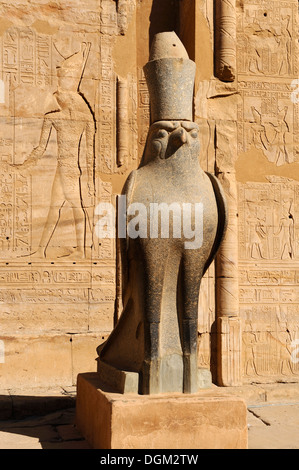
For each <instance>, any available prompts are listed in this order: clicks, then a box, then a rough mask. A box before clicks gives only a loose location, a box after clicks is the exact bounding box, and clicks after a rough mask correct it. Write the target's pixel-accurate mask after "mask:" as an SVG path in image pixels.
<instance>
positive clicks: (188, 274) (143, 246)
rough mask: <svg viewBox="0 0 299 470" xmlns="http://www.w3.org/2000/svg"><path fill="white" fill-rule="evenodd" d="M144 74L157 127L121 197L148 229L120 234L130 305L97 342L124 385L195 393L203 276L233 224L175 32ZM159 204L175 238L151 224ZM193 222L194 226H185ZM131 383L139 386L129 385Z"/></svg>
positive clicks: (156, 42)
mask: <svg viewBox="0 0 299 470" xmlns="http://www.w3.org/2000/svg"><path fill="white" fill-rule="evenodd" d="M144 72H145V77H146V80H147V84H148V89H149V94H150V106H151V125H150V128H149V131H148V136H147V141H146V144H145V148H144V152H143V156H142V159H141V163H140V165H139V168H138V169H136V170H134V171H132V172H131V174H130V175H129V177H128V179H127V181H126V183H125V186H124V189H123V195H124V196H126V205H127V207H129V206H131V205H132V204H136V203H138V205H139V206H140V205H142V207H145V208H146V210H145V212H142V214H143V215H142V214H141V215H140V214H139V224H141V223H143V224H144V226H145V227H146V228H147V229H148V230H146V235H143V236H137V237H132V236H130V233H129V231H128V234H127V237H126V238H122V239H120V244H121V257H122V302H123V310H122V313H121V315H120V317H119V320H118V322H117V324H116V326H115V328H114V330H113V331H112V332H111V334H110V336H109V337H108V339H107V341H106V342H105V343H103V344H102V345H100V346H99V347H98V354H99V357H98V372H99V373H100V375H102V378H103V380H104V381H105V382H106V383H108V384H109V382H110V385H111V387H112V386H113V385H115V386H116V388H117V389H118V391H122V392H125V390H130V391H136V392H138V393H140V394H159V393H170V392H171V393H172V392H179V393H196V392H197V391H198V389H199V380H198V365H197V362H198V359H197V350H198V303H199V290H200V283H201V279H202V277H203V275H204V274H205V272H206V270H207V269H208V267H209V266H210V264H211V263H212V261H213V259H214V257H215V255H216V253H217V250H218V248H219V246H220V243H221V241H222V239H223V236H224V233H225V230H226V225H227V211H226V203H225V197H224V194H223V190H222V188H221V186H220V184H219V182H218V179H217V178H216V177H215V176H213V175H212V174H209V173H207V172H205V171H203V170H202V169H201V167H200V164H199V158H198V157H199V148H200V143H199V136H198V133H199V132H198V131H199V130H198V125H197V124H196V123H195V122H193V89H194V79H195V63H194V62H193V61H191V60H190V59H189V57H188V54H187V52H186V50H185V48H184V46H183V44H182V43H181V41H180V40H179V38H178V37H177V35H176V34H175V33H174V32H165V33H158V34H156V36H155V37H154V39H153V43H152V46H151V51H150V58H149V62H148V63H147V64H146V65H145V67H144ZM131 207H132V206H131ZM157 208H158V209H161V211H160V215H161V214H162V216H161V218H158V219H156V221H157V220H158V221H160V226H161V227H162V222H164V223H165V220H166V219H167V220H166V221H167V223H169V232H168V234H167V236H165V233H162V228H161V227H160V229H161V230H158V232H157V231H156V232H155V231H154V230H153V227H152V225H151V224H152V219H153V213H154V212H155V211H154V210H153V209H155V210H156V209H157ZM162 208H164V212H163V211H162ZM165 208H168V209H169V211H168V217H166V216H167V213H166V212H167V211H166V212H165ZM172 208H173V209H174V210H170V209H172ZM178 208H179V209H181V212H180V211H178V210H177V209H178ZM187 209H188V210H187ZM165 214H166V215H165ZM158 215H159V214H158ZM130 217H131V216H130V215H127V220H126V222H127V224H128V225H129V224H130V221H131V219H130ZM142 217H143V218H144V220H143V219H142ZM186 221H188V223H189V225H190V227H189V229H190V230H189V232H188V230H182V227H183V229H184V223H183V222H186ZM187 225H188V224H187ZM185 228H186V227H185ZM153 232H155V233H154V235H156V236H153ZM189 233H191V234H193V235H194V237H193V238H194V239H193V241H192V240H191V237H190V236H189ZM157 234H158V235H157ZM178 234H180V235H178ZM196 237H197V240H196ZM126 381H127V384H129V383H131V385H132V384H134V385H132V387H131V388H130V386H129V385H128V388H126V385H125V382H126ZM130 381H131V382H130ZM134 387H135V389H134Z"/></svg>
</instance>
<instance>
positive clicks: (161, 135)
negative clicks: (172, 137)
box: [157, 129, 168, 139]
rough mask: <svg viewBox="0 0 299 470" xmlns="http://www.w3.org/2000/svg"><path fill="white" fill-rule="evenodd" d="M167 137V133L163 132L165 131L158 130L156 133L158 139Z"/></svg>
mask: <svg viewBox="0 0 299 470" xmlns="http://www.w3.org/2000/svg"><path fill="white" fill-rule="evenodd" d="M167 135H168V132H167V131H166V130H165V129H160V130H159V131H158V132H157V137H158V138H159V139H161V138H163V137H166V136H167Z"/></svg>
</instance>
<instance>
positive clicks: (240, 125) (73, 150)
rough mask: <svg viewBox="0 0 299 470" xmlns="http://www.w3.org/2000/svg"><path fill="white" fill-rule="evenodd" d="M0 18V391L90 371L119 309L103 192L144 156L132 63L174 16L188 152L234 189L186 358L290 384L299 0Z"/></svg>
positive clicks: (238, 379) (220, 373)
mask: <svg viewBox="0 0 299 470" xmlns="http://www.w3.org/2000/svg"><path fill="white" fill-rule="evenodd" d="M0 18H1V19H0V122H1V125H0V179H1V184H0V191H1V197H0V347H1V348H2V349H1V353H0V388H14V387H20V386H26V385H31V386H32V385H36V386H41V385H42V386H46V385H47V386H48V385H58V384H59V385H61V384H62V385H65V386H67V385H72V384H75V382H76V377H77V374H78V373H79V372H86V371H95V370H96V356H97V354H96V347H97V346H98V345H99V344H100V343H101V342H102V341H104V340H105V338H106V337H107V336H108V334H109V332H110V331H111V329H112V328H113V326H114V324H115V322H116V321H117V319H118V316H119V314H120V310H121V299H120V272H119V263H118V256H117V244H116V242H115V240H113V239H100V238H98V236H97V230H96V227H97V224H98V222H99V214H98V213H97V207H98V204H99V203H102V202H107V203H112V204H113V205H114V206H116V199H117V195H118V194H119V193H120V191H121V189H122V186H123V184H124V182H125V180H126V177H127V176H128V174H129V173H130V171H131V170H132V169H134V168H136V167H137V166H138V164H139V161H140V158H141V155H142V150H143V146H144V144H145V139H146V134H147V130H148V126H149V97H148V91H147V86H146V82H145V78H144V74H143V72H142V68H143V66H144V65H145V63H146V62H147V60H148V53H149V47H150V43H151V39H152V37H153V35H154V34H155V33H157V32H160V31H168V30H175V31H176V32H177V34H178V35H179V36H180V38H181V40H182V42H183V43H184V45H185V47H186V49H187V51H188V53H189V56H190V58H191V59H193V60H195V62H196V65H197V75H196V83H195V95H194V115H195V120H196V122H197V123H198V124H199V126H200V131H201V153H200V156H199V159H200V162H201V165H202V167H203V168H204V169H205V170H208V171H210V172H213V173H215V174H217V176H218V177H219V179H220V180H221V182H222V184H223V186H224V188H225V191H226V194H227V198H228V203H229V215H230V218H229V227H228V232H227V236H226V238H225V240H224V243H223V246H222V248H221V250H220V252H219V255H218V257H217V259H216V262H215V263H214V264H213V266H211V267H210V268H209V271H208V273H207V274H206V276H205V278H204V279H203V281H202V290H201V293H200V306H199V325H198V330H199V355H198V364H199V366H201V367H206V368H210V369H211V371H212V374H213V380H214V382H215V383H218V384H222V385H237V384H240V383H251V382H262V383H263V382H269V381H277V380H279V381H297V380H298V379H299V365H298V364H296V361H295V360H294V358H295V356H294V351H295V349H296V344H295V340H297V339H298V338H299V332H298V328H299V323H298V321H297V318H298V316H299V313H298V312H299V305H298V304H299V294H298V293H297V289H298V280H297V278H298V275H299V274H298V273H299V261H298V260H299V245H298V241H297V239H298V236H297V235H298V232H299V226H297V224H298V220H297V219H298V216H297V213H296V211H298V209H297V206H298V204H297V198H299V190H298V184H299V183H298V182H299V169H298V159H299V144H298V130H299V126H298V124H299V123H298V101H299V93H297V91H296V90H297V83H298V81H297V82H295V81H294V80H296V79H297V78H298V50H297V49H298V4H297V2H296V1H295V0H289V1H279V0H271V1H268V0H243V1H241V0H237V1H236V2H235V1H233V0H219V1H218V0H217V1H215V2H214V4H213V2H211V1H209V0H181V1H179V2H178V1H174V0H118V1H115V0H80V1H79V0H57V1H55V2H50V1H48V0H16V1H14V2H8V1H0ZM72 57H73V59H74V60H71V61H70V60H69V58H72ZM298 86H299V85H298ZM28 157H29V158H32V159H34V158H37V157H38V159H37V160H36V162H33V163H32V164H29V165H27V166H26V165H23V162H25V161H26V159H27V158H28ZM90 168H94V175H91V174H90ZM92 176H93V177H94V187H93V186H92V184H89V185H88V183H91V180H92V179H93V178H92ZM298 215H299V214H298ZM80 244H82V246H83V247H84V254H83V256H82V252H80V250H79V251H78V249H76V247H78V246H81V245H80ZM40 247H42V250H41V249H40ZM295 359H296V358H295Z"/></svg>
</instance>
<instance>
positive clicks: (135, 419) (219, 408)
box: [76, 374, 247, 449]
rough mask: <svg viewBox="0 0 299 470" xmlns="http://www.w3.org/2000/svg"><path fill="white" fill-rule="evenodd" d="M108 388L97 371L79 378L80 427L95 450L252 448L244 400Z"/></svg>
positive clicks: (78, 410)
mask: <svg viewBox="0 0 299 470" xmlns="http://www.w3.org/2000/svg"><path fill="white" fill-rule="evenodd" d="M104 390H105V389H104V388H101V383H100V382H99V381H98V374H81V375H79V376H78V399H77V408H76V425H77V427H78V429H79V431H80V432H81V434H82V435H83V436H84V437H85V438H86V440H87V441H88V442H89V443H90V445H91V446H92V447H93V448H95V449H247V410H246V404H245V402H244V401H243V399H240V398H235V397H229V396H225V395H222V396H218V397H215V396H213V392H207V391H201V392H200V393H198V394H192V395H188V396H186V395H182V394H163V395H153V396H144V395H143V396H142V395H137V394H131V395H121V394H116V393H109V392H105V391H104Z"/></svg>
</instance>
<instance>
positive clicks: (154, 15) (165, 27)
mask: <svg viewBox="0 0 299 470" xmlns="http://www.w3.org/2000/svg"><path fill="white" fill-rule="evenodd" d="M179 3H180V2H178V1H177V0H153V4H152V10H151V14H150V28H149V48H150V47H151V44H152V40H153V37H154V35H155V34H157V33H162V32H163V31H175V32H176V33H177V34H178V27H179Z"/></svg>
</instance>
